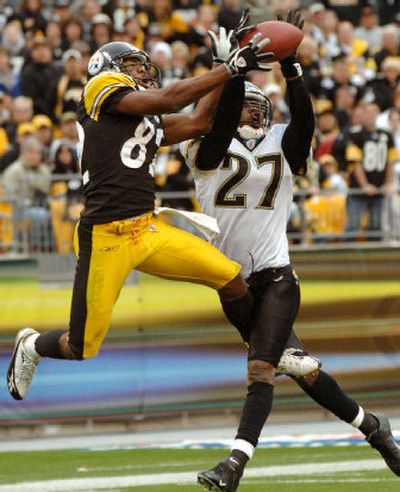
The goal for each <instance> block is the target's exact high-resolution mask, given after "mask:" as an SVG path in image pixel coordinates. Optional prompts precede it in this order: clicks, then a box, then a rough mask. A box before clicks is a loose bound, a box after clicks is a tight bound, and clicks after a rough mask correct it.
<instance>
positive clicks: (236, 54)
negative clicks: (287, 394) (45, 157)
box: [7, 16, 273, 400]
mask: <svg viewBox="0 0 400 492" xmlns="http://www.w3.org/2000/svg"><path fill="white" fill-rule="evenodd" d="M244 17H245V16H244ZM240 26H241V25H239V28H240ZM232 34H233V32H232V31H230V32H229V34H227V33H226V32H225V30H223V29H221V31H220V37H219V38H218V37H217V36H216V35H215V34H213V35H211V37H212V42H213V45H214V48H215V49H216V50H217V52H218V55H219V56H218V63H217V66H216V67H214V68H213V69H212V70H211V71H209V72H208V73H206V74H204V75H201V76H198V77H193V78H191V79H188V80H183V81H179V82H176V83H174V84H172V85H170V86H168V87H167V88H163V89H160V88H159V86H160V81H159V70H158V68H157V67H156V66H155V65H153V64H152V63H151V62H150V60H149V57H148V55H147V54H146V53H145V52H144V51H142V50H139V49H137V48H136V47H134V46H132V45H130V44H128V43H124V42H112V43H108V44H106V45H104V46H103V47H101V48H100V49H99V50H98V51H97V52H96V53H95V54H94V55H93V56H92V57H91V59H90V61H89V64H88V75H89V80H88V82H87V84H86V85H85V87H84V90H83V95H82V98H81V101H80V104H79V108H78V133H79V145H78V147H79V148H78V151H79V155H80V163H81V171H82V176H83V193H84V196H85V208H84V210H83V213H82V215H81V219H80V222H79V224H78V227H77V230H76V234H75V236H76V241H75V244H76V251H77V256H78V263H77V268H76V274H75V280H74V287H73V294H72V306H71V314H70V324H69V330H68V331H66V330H54V331H50V332H47V333H44V334H39V333H38V332H36V331H35V330H33V329H31V328H25V329H23V330H20V331H19V333H18V335H17V338H16V344H15V348H14V352H13V355H12V359H11V362H10V365H9V369H8V374H7V380H8V388H9V391H10V394H11V395H12V397H13V398H15V399H17V400H20V399H23V398H24V397H25V396H26V394H27V392H28V389H29V386H30V384H31V381H32V378H33V375H34V372H35V367H36V365H37V364H38V362H39V361H40V358H41V357H50V358H56V359H76V360H83V359H87V358H89V357H94V356H95V355H96V354H97V352H98V350H99V349H100V346H101V344H102V342H103V339H104V337H105V336H106V333H107V330H108V328H109V324H110V319H111V314H112V310H113V307H114V305H115V302H116V301H117V298H118V295H119V292H120V290H121V288H122V286H123V284H124V282H125V279H126V278H127V276H128V274H129V272H130V271H131V270H132V269H137V270H139V271H141V272H146V273H150V274H153V275H157V276H159V277H162V278H168V279H175V280H185V281H190V282H196V283H201V284H204V285H207V286H209V287H212V288H214V289H215V290H217V291H218V294H219V296H220V299H221V302H222V305H223V308H224V311H225V313H226V314H227V316H228V317H229V319H230V320H231V322H232V323H233V324H234V325H235V326H236V327H237V328H238V329H239V330H242V329H243V326H244V325H245V324H246V323H247V321H248V318H249V312H250V311H251V309H252V296H251V294H250V292H249V291H248V289H247V284H246V283H245V281H244V280H243V278H242V277H241V275H240V265H239V264H238V263H236V262H234V261H231V260H229V259H228V258H227V257H225V256H224V255H223V254H222V253H220V252H219V251H218V249H216V248H214V247H213V246H211V245H210V244H209V243H208V242H207V241H204V240H202V239H200V238H198V237H196V236H194V235H191V234H188V233H187V232H184V231H182V230H179V229H177V228H174V227H171V226H168V225H166V224H165V223H164V222H162V221H161V220H159V219H157V217H155V216H154V214H153V211H154V201H155V193H154V179H153V164H154V159H155V156H156V153H157V151H158V148H159V147H160V145H163V144H164V145H166V144H172V143H176V142H180V141H183V140H185V139H187V138H191V137H195V136H199V135H201V134H203V133H205V132H206V131H207V130H209V129H210V127H211V123H212V119H213V113H214V111H215V105H216V104H215V103H216V101H217V99H218V97H219V95H220V91H221V90H222V88H223V84H224V83H225V81H226V80H228V79H229V78H230V77H232V78H236V77H239V78H240V77H242V76H243V75H244V74H245V73H246V72H247V71H249V70H254V69H260V70H263V69H264V70H269V67H267V66H265V65H263V62H267V61H269V60H270V59H271V58H272V56H273V54H272V53H265V52H262V51H263V50H264V47H265V46H266V45H267V44H268V42H269V40H268V39H263V40H260V36H261V35H260V34H257V35H255V36H254V37H253V39H252V40H251V41H250V43H249V45H248V46H246V47H244V48H233V47H232V43H231V37H232ZM203 96H205V97H203ZM199 99H200V101H199V103H198V105H197V107H196V109H195V111H194V112H193V113H192V114H169V113H173V112H174V111H175V112H176V111H179V110H180V109H182V108H183V107H185V106H187V105H188V104H190V103H193V102H194V101H197V100H199ZM167 113H168V114H167ZM161 115H163V116H161Z"/></svg>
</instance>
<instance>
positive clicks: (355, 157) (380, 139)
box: [346, 129, 396, 188]
mask: <svg viewBox="0 0 400 492" xmlns="http://www.w3.org/2000/svg"><path fill="white" fill-rule="evenodd" d="M394 152H396V149H395V147H394V141H393V137H392V136H391V134H390V133H388V132H386V131H384V130H375V131H373V132H369V131H367V130H365V129H360V131H358V132H354V133H352V134H351V136H350V141H349V143H348V144H347V146H346V160H347V161H348V162H350V163H351V162H361V164H362V167H363V169H364V172H365V175H366V178H367V180H368V183H370V184H373V185H375V186H376V187H378V188H379V187H380V186H382V185H383V184H384V182H385V175H386V169H387V165H388V163H389V162H391V161H392V160H393V155H392V154H393V153H394ZM350 186H351V187H352V188H359V186H360V185H359V184H358V182H357V180H356V178H355V176H354V174H353V173H351V174H350Z"/></svg>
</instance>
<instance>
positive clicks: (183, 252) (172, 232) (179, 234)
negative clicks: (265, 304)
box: [137, 219, 253, 340]
mask: <svg viewBox="0 0 400 492" xmlns="http://www.w3.org/2000/svg"><path fill="white" fill-rule="evenodd" d="M152 226H153V228H154V229H153V231H152V232H149V233H148V234H147V235H146V237H144V240H145V241H147V247H148V250H149V251H151V253H150V254H149V255H148V257H147V259H145V260H144V261H143V262H142V263H141V264H140V265H138V267H137V269H138V270H139V271H141V272H145V273H149V274H151V275H156V276H158V277H162V278H167V279H170V280H184V281H187V282H194V283H199V284H203V285H207V286H208V287H211V288H213V289H215V290H216V291H217V292H218V294H219V297H220V300H221V303H222V306H223V309H224V312H225V314H226V316H227V318H228V319H229V321H230V322H231V323H232V324H233V325H234V326H235V327H236V328H237V329H238V330H239V332H240V334H241V336H242V338H243V339H244V340H248V329H249V320H250V317H251V314H252V309H253V298H252V295H251V293H250V291H249V289H248V286H247V283H246V282H245V280H244V279H243V278H242V276H241V275H240V265H239V264H238V263H236V262H234V261H232V260H230V259H229V258H227V257H226V256H225V255H223V254H222V253H221V252H220V251H219V250H218V249H217V248H215V247H214V246H212V245H211V244H209V243H208V242H207V241H205V240H203V239H201V238H199V237H197V236H194V235H193V234H190V233H188V232H185V231H182V230H180V229H177V228H175V227H171V226H169V225H167V224H165V223H164V222H162V221H160V220H159V219H153V220H152Z"/></svg>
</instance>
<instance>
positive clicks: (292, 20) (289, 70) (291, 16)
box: [276, 9, 304, 80]
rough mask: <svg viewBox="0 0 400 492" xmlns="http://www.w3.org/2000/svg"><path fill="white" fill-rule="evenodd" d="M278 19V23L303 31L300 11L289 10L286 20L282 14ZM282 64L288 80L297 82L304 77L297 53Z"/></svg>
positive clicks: (281, 62)
mask: <svg viewBox="0 0 400 492" xmlns="http://www.w3.org/2000/svg"><path fill="white" fill-rule="evenodd" d="M276 17H277V20H278V21H282V22H287V23H288V24H292V25H293V26H294V27H297V29H300V31H301V30H302V29H303V26H304V19H303V18H302V17H301V13H300V10H298V9H294V10H289V12H288V14H287V16H286V19H284V18H283V16H282V15H280V14H278V15H277V16H276ZM280 64H281V71H282V74H283V76H284V77H285V79H286V80H295V79H298V78H299V77H301V76H302V75H303V70H302V68H301V65H300V62H299V59H298V58H297V55H296V53H293V54H291V55H290V56H288V57H287V58H283V59H282V60H280Z"/></svg>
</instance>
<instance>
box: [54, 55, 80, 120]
mask: <svg viewBox="0 0 400 492" xmlns="http://www.w3.org/2000/svg"><path fill="white" fill-rule="evenodd" d="M62 61H63V64H64V71H63V73H62V75H61V77H60V79H59V80H58V83H57V89H56V105H55V110H54V114H55V116H56V118H57V119H59V118H60V116H61V115H62V114H63V113H66V112H67V111H72V112H74V113H76V110H77V108H78V103H79V100H80V98H81V94H82V89H83V86H84V85H85V83H86V76H85V74H84V72H83V67H82V63H81V62H82V55H81V54H80V52H79V51H78V50H75V49H69V50H67V51H66V52H65V53H64V54H63V57H62Z"/></svg>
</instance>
